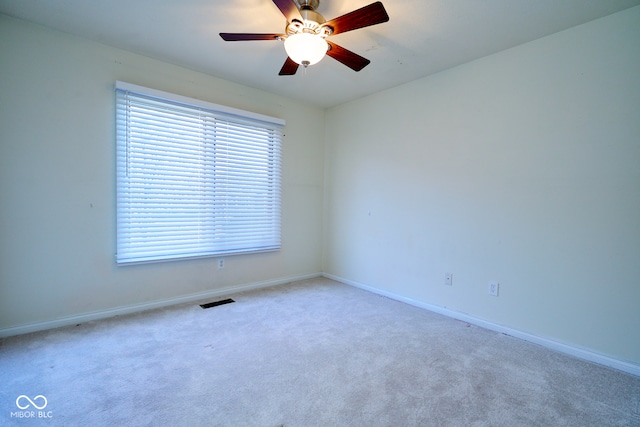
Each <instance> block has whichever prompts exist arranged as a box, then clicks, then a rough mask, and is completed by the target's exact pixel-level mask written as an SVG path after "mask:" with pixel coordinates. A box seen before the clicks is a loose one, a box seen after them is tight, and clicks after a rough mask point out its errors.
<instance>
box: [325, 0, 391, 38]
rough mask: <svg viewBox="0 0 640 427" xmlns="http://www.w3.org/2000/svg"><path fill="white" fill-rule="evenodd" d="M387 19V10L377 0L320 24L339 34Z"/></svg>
mask: <svg viewBox="0 0 640 427" xmlns="http://www.w3.org/2000/svg"><path fill="white" fill-rule="evenodd" d="M388 20H389V15H387V11H386V10H385V9H384V6H383V5H382V3H381V2H379V1H378V2H375V3H371V4H370V5H369V6H365V7H362V8H360V9H358V10H354V11H353V12H349V13H347V14H346V15H342V16H340V17H338V18H334V19H331V20H330V21H327V22H326V23H324V24H323V25H322V26H323V27H331V28H332V29H333V33H332V34H340V33H346V32H347V31H351V30H357V29H358V28H363V27H368V26H370V25H376V24H381V23H383V22H387V21H388Z"/></svg>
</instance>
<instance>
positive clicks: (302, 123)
mask: <svg viewBox="0 0 640 427" xmlns="http://www.w3.org/2000/svg"><path fill="white" fill-rule="evenodd" d="M0 56H1V57H2V60H1V62H0V94H1V96H2V101H1V102H0V236H1V237H0V331H3V330H4V334H10V333H20V332H24V331H28V330H30V329H29V328H31V329H34V328H35V329H37V328H39V327H42V326H47V325H49V326H52V325H53V326H55V325H57V324H60V322H59V323H56V322H58V321H59V319H63V320H62V321H61V322H62V324H63V323H64V321H65V320H64V319H67V323H68V321H71V320H73V319H69V317H73V316H82V315H85V314H87V313H89V314H91V313H96V312H98V313H99V312H103V311H105V310H114V309H115V310H116V312H117V309H118V308H122V307H125V308H126V307H131V306H136V307H138V306H140V305H141V306H147V305H149V304H152V303H154V302H159V301H160V302H162V301H168V300H175V299H176V298H182V297H185V296H189V295H193V294H200V293H211V292H215V291H216V290H220V289H227V288H230V287H237V286H246V285H253V284H256V283H258V284H264V283H276V282H278V281H283V280H287V279H290V278H294V279H295V278H299V277H305V276H307V275H315V274H318V273H319V272H320V271H321V246H322V241H321V239H322V234H321V230H322V218H321V215H322V197H323V194H322V186H323V165H322V158H323V156H324V154H323V144H324V126H323V117H324V111H323V110H320V109H316V108H310V107H308V106H305V105H301V104H299V103H296V102H293V101H290V100H288V99H285V98H282V97H278V96H274V95H271V94H268V93H265V92H261V91H258V90H255V89H252V88H248V87H244V86H240V85H236V84H232V83H230V82H227V81H224V80H220V79H216V78H213V77H210V76H207V75H204V74H200V73H196V72H193V71H190V70H187V69H183V68H180V67H177V66H173V65H169V64H166V63H162V62H158V61H155V60H151V59H149V58H146V57H142V56H139V55H135V54H132V53H129V52H125V51H121V50H117V49H113V48H110V47H107V46H104V45H100V44H96V43H93V42H90V41H87V40H82V39H78V38H75V37H71V36H68V35H66V34H63V33H59V32H54V31H49V30H47V29H44V28H42V27H39V26H36V25H32V24H27V23H24V22H21V21H18V20H14V19H10V18H7V17H5V16H1V15H0ZM116 80H122V81H126V82H130V83H134V84H139V85H143V86H147V87H151V88H155V89H159V90H164V91H168V92H173V93H177V94H180V95H183V96H189V97H193V98H199V99H203V100H206V101H210V102H214V103H218V104H223V105H228V106H231V107H235V108H241V109H245V110H249V111H254V112H257V113H261V114H267V115H271V116H276V117H281V118H284V119H285V120H286V121H287V126H286V128H285V134H286V136H285V138H284V145H283V231H282V236H283V249H282V250H281V251H279V252H274V253H266V254H256V255H247V256H234V257H227V258H226V266H225V269H224V270H218V269H217V266H216V262H215V260H214V259H203V260H191V261H176V262H168V263H158V264H148V265H138V266H125V267H118V266H116V264H115V262H114V253H115V121H114V120H115V119H114V114H115V113H114V105H115V95H114V91H113V85H114V82H115V81H116ZM318 117H319V118H320V120H318ZM312 118H313V119H312ZM319 159H320V160H319ZM138 308H139V307H138ZM52 322H53V323H52ZM34 324H35V325H36V326H33V327H31V326H29V325H34ZM25 325H27V326H26V327H25Z"/></svg>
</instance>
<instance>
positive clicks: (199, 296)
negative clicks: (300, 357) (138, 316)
mask: <svg viewBox="0 0 640 427" xmlns="http://www.w3.org/2000/svg"><path fill="white" fill-rule="evenodd" d="M319 276H321V273H312V274H306V275H299V276H289V277H281V278H278V279H273V280H264V281H260V282H253V283H247V284H244V285H237V286H229V287H226V288H222V289H215V290H211V291H205V292H199V293H196V294H189V295H183V296H179V297H175V298H169V299H164V300H159V301H153V302H148V303H142V304H133V305H127V306H123V307H117V308H113V309H108V310H100V311H94V312H91V313H85V314H80V315H77V316H69V317H63V318H60V319H55V320H50V321H45V322H37V323H29V324H26V325H18V326H12V327H9V328H3V329H0V338H4V337H10V336H14V335H23V334H28V333H32V332H38V331H44V330H47V329H54V328H60V327H63V326H69V325H77V324H78V323H84V322H90V321H92V320H100V319H107V318H109V317H114V316H122V315H125V314H132V313H138V312H141V311H147V310H153V309H156V308H162V307H168V306H171V305H176V304H182V303H187V302H194V301H199V300H204V299H208V298H216V297H220V296H225V295H229V294H232V293H238V292H243V291H250V290H253V289H260V288H268V287H271V286H277V285H283V284H285V283H291V282H297V281H300V280H307V279H313V278H315V277H319Z"/></svg>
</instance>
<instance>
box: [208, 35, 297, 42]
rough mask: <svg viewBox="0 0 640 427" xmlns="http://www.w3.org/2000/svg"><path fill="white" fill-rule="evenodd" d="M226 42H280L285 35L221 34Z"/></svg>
mask: <svg viewBox="0 0 640 427" xmlns="http://www.w3.org/2000/svg"><path fill="white" fill-rule="evenodd" d="M220 37H222V38H223V39H224V40H225V41H228V42H236V41H247V40H280V38H285V37H286V35H285V34H252V33H220Z"/></svg>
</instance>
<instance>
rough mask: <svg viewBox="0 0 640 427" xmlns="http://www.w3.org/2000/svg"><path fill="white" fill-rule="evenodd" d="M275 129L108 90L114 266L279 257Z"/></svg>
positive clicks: (233, 113) (266, 121)
mask: <svg viewBox="0 0 640 427" xmlns="http://www.w3.org/2000/svg"><path fill="white" fill-rule="evenodd" d="M283 126H284V120H281V119H276V118H272V117H267V116H263V115H259V114H254V113H249V112H246V111H241V110H236V109H231V108H228V107H223V106H219V105H215V104H210V103H207V102H203V101H199V100H195V99H190V98H184V97H180V96H177V95H172V94H168V93H164V92H160V91H156V90H153V89H147V88H143V87H140V86H135V85H131V84H128V83H123V82H116V139H117V141H116V142H117V162H116V163H117V201H116V205H117V215H116V216H117V238H116V240H117V255H116V260H117V263H118V264H127V263H140V262H151V261H161V260H170V259H179V258H195V257H205V256H217V255H222V254H236V253H247V252H260V251H271V250H277V249H279V248H280V205H281V197H280V174H281V172H280V163H281V152H280V147H281V142H282V127H283Z"/></svg>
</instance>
